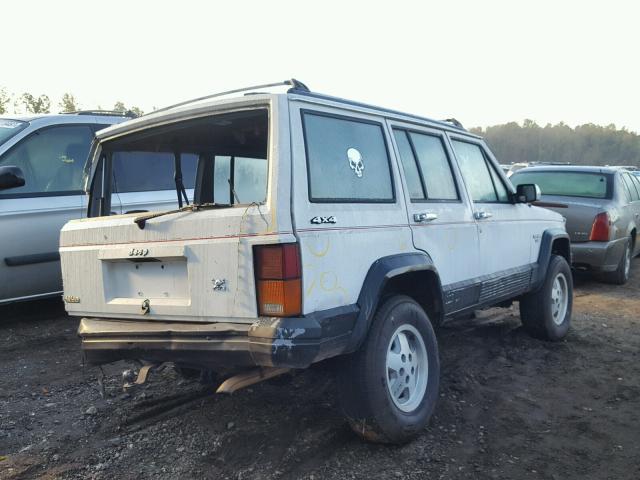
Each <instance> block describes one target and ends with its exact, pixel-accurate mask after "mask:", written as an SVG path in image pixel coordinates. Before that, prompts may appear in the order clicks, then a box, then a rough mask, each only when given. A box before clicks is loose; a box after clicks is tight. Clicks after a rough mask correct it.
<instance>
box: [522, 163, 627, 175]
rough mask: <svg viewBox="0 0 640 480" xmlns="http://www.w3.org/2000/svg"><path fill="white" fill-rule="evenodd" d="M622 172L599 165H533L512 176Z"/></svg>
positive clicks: (617, 168) (615, 168)
mask: <svg viewBox="0 0 640 480" xmlns="http://www.w3.org/2000/svg"><path fill="white" fill-rule="evenodd" d="M620 170H622V169H621V168H619V167H607V166H601V165H535V166H532V167H526V168H521V169H520V170H518V171H517V172H515V173H514V174H513V175H512V176H515V175H519V174H521V173H528V172H576V173H615V172H617V171H620Z"/></svg>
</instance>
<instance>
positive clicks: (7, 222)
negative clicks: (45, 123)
mask: <svg viewBox="0 0 640 480" xmlns="http://www.w3.org/2000/svg"><path fill="white" fill-rule="evenodd" d="M92 137H93V129H92V128H91V127H90V126H89V125H62V126H55V127H46V128H42V129H40V130H38V131H36V132H34V133H32V134H31V135H29V136H27V137H25V138H24V139H23V140H22V141H20V142H18V143H17V144H16V145H15V146H14V147H12V148H11V149H10V150H8V151H7V152H6V153H5V154H4V155H3V156H2V157H1V158H0V165H15V166H18V167H20V168H21V169H22V171H23V173H24V177H25V182H26V183H25V185H24V186H23V187H19V188H13V189H9V190H3V191H2V192H0V219H1V220H0V223H1V225H2V228H0V302H2V301H6V300H12V299H21V298H34V297H37V296H42V295H48V294H52V293H57V292H61V291H62V278H61V274H60V257H59V255H58V239H59V235H60V229H61V228H62V226H63V225H64V224H65V223H66V222H68V221H69V220H72V219H75V218H81V217H82V216H83V212H84V209H85V208H86V201H85V196H84V194H83V192H82V191H81V189H82V178H83V177H82V175H83V167H84V163H85V161H86V158H87V155H88V153H89V146H90V143H91V139H92Z"/></svg>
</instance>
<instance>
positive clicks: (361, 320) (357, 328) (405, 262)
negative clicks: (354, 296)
mask: <svg viewBox="0 0 640 480" xmlns="http://www.w3.org/2000/svg"><path fill="white" fill-rule="evenodd" d="M425 270H426V271H432V272H434V273H435V275H436V278H437V280H438V292H437V295H439V296H440V301H441V305H443V304H444V302H443V297H442V285H441V284H440V277H439V275H438V271H437V269H436V267H435V265H434V263H433V260H432V259H431V257H430V256H429V255H427V254H426V253H418V252H412V253H400V254H397V255H390V256H387V257H382V258H379V259H378V260H376V261H375V262H374V263H373V264H372V265H371V267H369V271H368V272H367V275H366V277H365V279H364V282H363V283H362V289H361V290H360V295H359V296H358V307H359V312H358V316H357V318H356V322H355V325H354V327H353V331H352V334H351V338H350V341H349V344H348V346H347V348H346V352H348V353H350V352H354V351H356V350H357V349H358V348H359V347H360V345H362V342H363V341H364V339H365V338H366V336H367V332H368V331H369V327H370V326H371V322H372V321H373V316H374V314H375V312H376V309H377V307H378V304H379V302H380V298H381V297H382V293H383V291H384V288H385V286H386V285H387V283H388V282H389V280H390V279H392V278H394V277H397V276H399V275H403V274H405V273H409V272H418V271H425Z"/></svg>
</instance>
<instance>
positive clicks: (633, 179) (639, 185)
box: [629, 174, 640, 200]
mask: <svg viewBox="0 0 640 480" xmlns="http://www.w3.org/2000/svg"><path fill="white" fill-rule="evenodd" d="M629 178H630V179H631V182H632V183H633V184H634V185H635V187H636V190H637V191H638V199H639V200H640V177H638V176H637V175H633V174H632V175H629Z"/></svg>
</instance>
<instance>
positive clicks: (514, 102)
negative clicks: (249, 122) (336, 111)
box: [0, 0, 640, 132]
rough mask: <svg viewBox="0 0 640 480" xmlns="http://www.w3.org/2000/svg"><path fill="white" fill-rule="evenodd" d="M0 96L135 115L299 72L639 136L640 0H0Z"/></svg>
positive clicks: (446, 110)
mask: <svg viewBox="0 0 640 480" xmlns="http://www.w3.org/2000/svg"><path fill="white" fill-rule="evenodd" d="M0 25H2V28H1V29H0V37H2V39H3V40H4V42H3V46H2V47H0V52H1V58H2V60H1V62H0V88H2V87H4V88H6V90H7V91H8V92H10V93H13V94H21V93H22V92H30V93H32V94H35V95H39V94H42V93H44V94H47V95H49V96H50V97H51V99H52V105H53V106H54V109H53V111H57V105H58V102H59V101H60V98H61V97H62V95H63V93H65V92H70V93H72V94H73V95H74V96H75V97H76V99H77V100H78V102H79V103H80V105H81V107H83V108H96V107H97V106H101V107H102V108H111V107H112V106H113V104H114V103H115V102H116V101H123V102H124V103H125V104H126V105H127V106H138V107H140V108H142V109H143V110H145V111H149V110H151V109H152V108H153V107H158V108H159V107H162V106H165V105H168V104H171V103H175V102H178V101H181V100H185V99H189V98H194V97H198V96H202V95H206V94H209V93H214V92H218V91H224V90H229V89H233V88H238V87H242V86H248V85H256V84H261V83H269V82H274V81H280V80H284V79H287V78H291V77H294V78H298V79H300V80H301V81H303V82H304V83H306V84H307V85H308V86H309V87H310V88H311V89H312V90H314V91H318V92H322V93H328V94H331V95H336V96H341V97H346V98H350V99H353V100H359V101H364V102H368V103H373V104H376V105H381V106H385V107H389V108H395V109H399V110H403V111H407V112H410V113H415V114H419V115H424V116H427V117H431V118H449V117H455V118H457V119H458V120H460V121H461V122H462V123H463V124H464V125H465V126H467V127H474V126H488V125H495V124H501V123H505V122H509V121H517V122H522V121H523V120H524V119H526V118H528V119H533V120H535V121H536V122H537V123H539V124H541V125H545V124H546V123H554V124H555V123H557V122H560V121H564V122H565V123H567V124H569V125H572V126H575V125H578V124H583V123H595V124H600V125H608V124H611V123H614V124H615V125H616V126H618V127H622V126H624V127H627V128H628V129H630V130H632V131H636V132H640V95H639V90H640V66H639V60H640V2H638V1H634V0H628V1H622V0H607V1H573V0H555V1H548V0H536V1H526V2H524V1H518V0H512V1H507V0H505V1H498V0H483V1H466V0H456V1H448V2H447V1H442V0H440V1H437V2H431V1H404V0H394V1H393V2H390V1H384V2H382V1H376V0H370V1H366V2H365V1H362V2H361V1H355V0H354V1H349V0H341V1H333V0H323V1H303V0H298V1H278V0H269V1H250V0H245V1H239V0H236V1H234V2H231V1H227V2H218V1H206V2H204V1H203V2H196V1H190V0H182V1H179V2H177V1H171V2H164V1H160V0H156V1H153V2H151V1H143V0H139V1H133V0H128V1H120V0H110V1H104V2H95V1H78V2H76V1H67V0H56V1H55V2H51V1H33V0H20V1H10V2H3V5H2V15H1V16H0Z"/></svg>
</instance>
